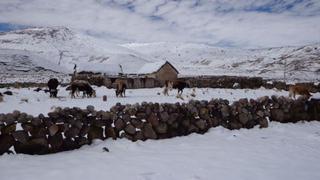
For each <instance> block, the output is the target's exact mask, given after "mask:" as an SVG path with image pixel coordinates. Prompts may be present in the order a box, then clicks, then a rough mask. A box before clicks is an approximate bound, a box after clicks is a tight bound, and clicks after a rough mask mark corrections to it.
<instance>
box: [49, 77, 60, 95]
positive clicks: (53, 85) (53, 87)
mask: <svg viewBox="0 0 320 180" xmlns="http://www.w3.org/2000/svg"><path fill="white" fill-rule="evenodd" d="M58 85H59V81H58V79H57V78H52V79H50V80H49V81H48V87H49V92H50V97H54V98H56V97H57V95H58V89H57V87H58Z"/></svg>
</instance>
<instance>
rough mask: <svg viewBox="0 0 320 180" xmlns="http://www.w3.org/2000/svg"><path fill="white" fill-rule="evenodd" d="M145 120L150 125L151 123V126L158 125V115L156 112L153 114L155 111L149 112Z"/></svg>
mask: <svg viewBox="0 0 320 180" xmlns="http://www.w3.org/2000/svg"><path fill="white" fill-rule="evenodd" d="M147 121H148V122H149V123H151V125H152V126H153V127H155V126H158V124H159V119H158V116H157V114H155V113H151V114H150V115H149V117H148V119H147Z"/></svg>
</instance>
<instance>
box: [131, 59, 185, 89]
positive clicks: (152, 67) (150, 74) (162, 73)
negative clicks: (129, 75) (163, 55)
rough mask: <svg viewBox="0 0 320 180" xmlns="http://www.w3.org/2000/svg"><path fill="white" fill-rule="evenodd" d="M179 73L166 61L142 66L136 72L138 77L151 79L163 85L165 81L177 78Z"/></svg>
mask: <svg viewBox="0 0 320 180" xmlns="http://www.w3.org/2000/svg"><path fill="white" fill-rule="evenodd" d="M178 74H179V71H178V70H177V69H176V68H175V67H174V66H173V65H172V64H171V63H169V62H168V61H158V62H153V63H146V64H144V65H143V66H142V67H141V68H140V69H139V70H138V72H137V75H138V76H139V77H143V78H153V79H156V80H158V81H159V82H160V83H161V84H163V83H164V82H165V81H166V80H175V79H177V78H178Z"/></svg>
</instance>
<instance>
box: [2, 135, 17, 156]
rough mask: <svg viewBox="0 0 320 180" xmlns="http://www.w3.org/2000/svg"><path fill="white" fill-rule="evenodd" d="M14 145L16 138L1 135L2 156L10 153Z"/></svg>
mask: <svg viewBox="0 0 320 180" xmlns="http://www.w3.org/2000/svg"><path fill="white" fill-rule="evenodd" d="M13 144H14V138H13V137H12V136H11V135H8V134H1V135H0V155H2V154H4V153H6V152H8V151H9V149H10V148H11V146H13Z"/></svg>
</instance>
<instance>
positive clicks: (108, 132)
mask: <svg viewBox="0 0 320 180" xmlns="http://www.w3.org/2000/svg"><path fill="white" fill-rule="evenodd" d="M105 134H106V138H112V139H113V140H116V139H117V134H116V132H115V130H114V128H113V127H108V128H106V132H105Z"/></svg>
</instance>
